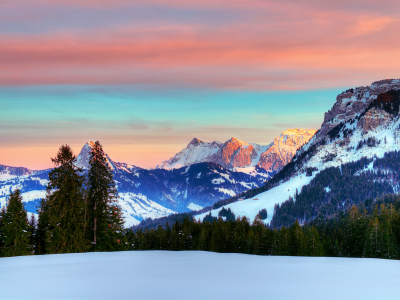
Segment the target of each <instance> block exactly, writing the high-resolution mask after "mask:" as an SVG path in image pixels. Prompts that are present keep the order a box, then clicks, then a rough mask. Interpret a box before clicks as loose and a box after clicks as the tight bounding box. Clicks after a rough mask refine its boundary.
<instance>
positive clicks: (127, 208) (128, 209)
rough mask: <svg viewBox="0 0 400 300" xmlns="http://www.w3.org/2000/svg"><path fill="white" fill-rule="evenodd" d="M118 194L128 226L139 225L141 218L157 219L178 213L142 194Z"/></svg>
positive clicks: (126, 225)
mask: <svg viewBox="0 0 400 300" xmlns="http://www.w3.org/2000/svg"><path fill="white" fill-rule="evenodd" d="M118 195H119V200H118V203H119V205H120V206H121V209H122V212H123V214H124V218H125V227H126V228H127V227H131V226H132V225H138V224H139V223H140V221H141V220H144V219H147V218H152V219H156V218H161V217H165V216H168V215H170V214H174V213H176V212H175V211H173V210H171V209H168V208H166V207H164V206H162V205H160V204H158V203H156V202H154V201H152V200H150V199H148V198H147V197H146V196H144V195H141V194H139V195H137V194H134V193H119V194H118Z"/></svg>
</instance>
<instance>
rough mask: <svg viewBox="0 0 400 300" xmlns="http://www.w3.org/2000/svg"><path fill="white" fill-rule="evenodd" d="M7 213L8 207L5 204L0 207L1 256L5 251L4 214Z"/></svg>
mask: <svg viewBox="0 0 400 300" xmlns="http://www.w3.org/2000/svg"><path fill="white" fill-rule="evenodd" d="M5 214H6V208H5V206H3V207H2V208H1V209H0V256H1V255H2V252H3V247H4V215H5Z"/></svg>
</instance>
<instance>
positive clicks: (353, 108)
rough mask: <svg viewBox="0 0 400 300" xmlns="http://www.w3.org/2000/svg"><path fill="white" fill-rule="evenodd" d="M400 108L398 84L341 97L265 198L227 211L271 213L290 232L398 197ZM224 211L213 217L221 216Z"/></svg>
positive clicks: (250, 195)
mask: <svg viewBox="0 0 400 300" xmlns="http://www.w3.org/2000/svg"><path fill="white" fill-rule="evenodd" d="M399 106H400V80H397V79H392V80H382V81H377V82H374V83H372V84H371V86H366V87H357V88H355V89H349V90H347V91H345V92H343V93H341V94H340V95H338V96H337V98H336V102H335V103H334V105H333V107H332V109H331V110H329V111H328V112H327V113H325V118H324V122H323V123H322V125H321V129H320V130H318V132H317V133H316V134H315V135H314V136H313V137H312V138H311V139H310V140H309V142H308V143H307V144H305V145H304V146H303V147H301V148H300V149H299V150H298V151H297V153H296V154H295V155H294V157H293V159H292V161H291V162H289V163H288V164H286V166H285V167H283V168H282V170H281V171H280V172H279V173H278V174H276V175H275V176H274V177H273V178H272V179H271V180H270V181H268V182H267V184H266V185H265V186H264V187H263V188H261V191H262V190H264V192H262V193H254V192H253V193H251V191H250V192H249V193H248V197H246V198H247V199H245V200H244V201H237V202H234V203H230V204H228V205H225V206H224V207H225V208H226V209H227V208H231V210H232V212H233V213H235V215H236V216H243V215H245V216H248V217H250V218H254V217H255V215H256V214H257V213H258V211H259V210H260V209H262V208H266V209H267V211H268V218H267V219H266V220H265V222H266V223H269V222H270V221H271V220H273V223H274V225H275V226H282V225H285V226H286V225H288V224H291V223H290V222H293V221H294V220H295V219H299V220H300V221H307V220H312V219H313V218H315V217H316V216H317V215H318V214H320V213H321V214H323V215H324V216H329V215H331V214H335V213H336V212H338V211H340V210H344V209H345V208H346V207H349V206H351V205H354V204H358V203H361V202H362V201H364V200H366V199H371V201H372V199H375V198H376V197H380V196H381V195H384V194H390V193H397V192H399V191H400V174H399V172H398V166H399V165H400V155H399V151H400V117H399V113H400V109H399ZM221 209H222V207H218V208H217V209H214V210H212V211H211V215H212V216H218V212H219V210H221ZM204 216H205V214H202V215H198V216H196V219H198V218H200V219H201V218H202V217H204Z"/></svg>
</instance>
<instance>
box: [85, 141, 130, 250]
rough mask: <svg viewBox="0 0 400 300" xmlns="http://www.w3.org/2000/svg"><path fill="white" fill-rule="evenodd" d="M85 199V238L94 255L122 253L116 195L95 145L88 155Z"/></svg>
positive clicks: (121, 222) (110, 171)
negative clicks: (109, 252)
mask: <svg viewBox="0 0 400 300" xmlns="http://www.w3.org/2000/svg"><path fill="white" fill-rule="evenodd" d="M89 163H90V170H89V173H88V195H87V219H88V222H87V237H88V239H89V240H90V241H91V242H92V244H93V250H94V251H112V250H123V249H124V248H125V246H124V245H125V243H126V241H125V240H126V239H125V237H124V235H123V234H122V230H123V224H124V220H123V216H122V212H121V208H120V206H118V205H117V197H118V192H117V189H116V188H115V183H114V179H113V174H112V170H111V169H110V167H109V165H108V163H107V159H106V157H105V154H104V151H103V148H102V146H101V144H100V142H99V141H97V142H96V143H95V144H94V145H93V147H92V152H91V155H90V161H89Z"/></svg>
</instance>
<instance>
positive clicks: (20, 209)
mask: <svg viewBox="0 0 400 300" xmlns="http://www.w3.org/2000/svg"><path fill="white" fill-rule="evenodd" d="M3 223H4V225H3V242H4V248H3V256H19V255H28V254H31V251H32V247H31V245H30V232H29V223H28V217H27V213H26V209H25V207H24V204H23V203H22V197H21V192H20V190H19V189H17V190H15V191H14V192H11V194H10V196H9V198H8V205H7V209H6V212H5V214H4V217H3Z"/></svg>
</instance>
